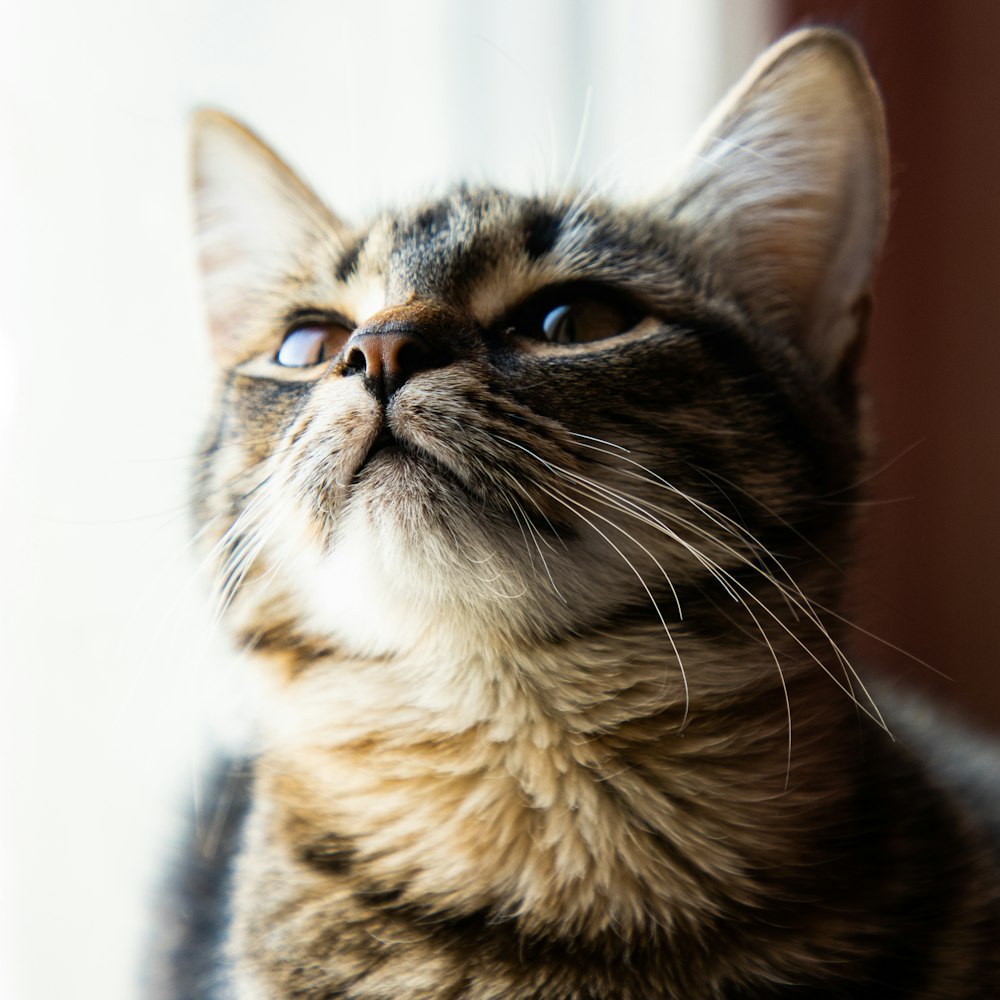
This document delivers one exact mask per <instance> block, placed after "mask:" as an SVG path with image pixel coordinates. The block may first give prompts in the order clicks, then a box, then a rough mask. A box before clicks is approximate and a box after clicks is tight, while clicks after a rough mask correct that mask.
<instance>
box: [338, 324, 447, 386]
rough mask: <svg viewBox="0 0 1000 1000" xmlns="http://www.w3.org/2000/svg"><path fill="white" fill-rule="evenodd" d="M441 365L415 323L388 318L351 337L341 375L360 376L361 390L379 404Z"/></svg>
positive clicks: (438, 355)
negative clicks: (363, 388)
mask: <svg viewBox="0 0 1000 1000" xmlns="http://www.w3.org/2000/svg"><path fill="white" fill-rule="evenodd" d="M444 363H445V357H444V354H443V352H442V351H441V349H440V348H438V347H435V346H433V345H432V344H431V342H430V341H429V340H428V338H427V337H426V336H425V334H423V333H422V332H421V331H420V329H419V327H418V325H417V324H416V323H413V322H411V321H408V320H406V319H400V318H398V317H392V316H388V317H385V318H382V319H379V318H378V317H373V320H372V321H370V322H368V323H366V324H365V325H364V326H362V327H359V328H358V329H357V330H355V331H354V333H353V334H351V339H350V340H348V342H347V344H346V345H345V348H344V374H345V375H361V376H362V377H363V378H364V383H365V388H367V389H368V391H369V392H370V393H371V394H372V395H373V396H374V397H375V398H376V399H378V400H379V401H380V402H382V403H387V402H388V401H389V399H390V397H391V396H392V395H393V393H395V392H396V391H397V390H398V389H399V388H400V386H402V385H404V384H405V383H406V382H407V380H408V379H410V378H412V377H413V376H414V375H415V374H416V373H417V372H420V371H425V370H426V369H428V368H436V367H439V366H440V365H442V364H444Z"/></svg>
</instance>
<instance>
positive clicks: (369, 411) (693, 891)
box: [164, 30, 1000, 1000]
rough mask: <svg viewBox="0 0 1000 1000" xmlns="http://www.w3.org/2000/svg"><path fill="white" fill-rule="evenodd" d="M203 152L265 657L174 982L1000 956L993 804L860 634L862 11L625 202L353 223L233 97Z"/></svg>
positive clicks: (786, 984) (766, 79) (906, 963)
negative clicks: (856, 647)
mask: <svg viewBox="0 0 1000 1000" xmlns="http://www.w3.org/2000/svg"><path fill="white" fill-rule="evenodd" d="M195 166H196V205H197V213H198V220H199V229H200V233H201V239H202V243H201V246H202V260H203V264H204V270H205V276H206V287H207V294H208V302H209V314H210V321H211V328H212V334H213V342H214V346H215V353H216V356H217V358H218V362H219V365H220V372H221V378H220V389H219V406H218V412H217V419H216V422H215V425H214V429H213V430H212V433H211V435H210V438H209V440H208V443H207V447H206V448H205V452H204V461H203V463H202V466H201V471H200V474H199V477H198V492H197V500H196V509H197V513H198V518H199V521H200V524H201V528H202V536H203V537H204V538H205V539H206V543H207V544H208V545H210V546H214V549H213V558H214V559H215V562H216V564H217V567H218V576H219V580H220V592H221V600H222V605H223V609H224V618H225V620H226V621H227V622H228V624H229V626H230V628H231V629H232V631H233V633H234V635H235V636H236V638H237V640H238V641H239V642H240V644H241V645H244V646H246V647H247V648H248V649H250V650H252V651H253V652H254V654H255V656H256V658H257V659H258V660H259V661H261V664H262V668H263V669H265V670H267V671H270V673H271V674H272V676H273V678H274V679H275V681H276V693H275V695H274V698H273V701H272V702H271V703H270V705H269V707H268V709H267V711H266V713H265V718H264V719H263V720H262V734H261V748H260V752H259V756H258V757H257V759H256V763H255V766H254V776H253V779H252V791H251V792H249V793H248V798H247V800H246V803H245V804H246V806H247V808H248V810H249V813H248V816H247V819H246V821H245V824H244V827H243V831H242V833H241V834H240V833H238V824H235V823H233V824H231V825H232V829H230V830H229V831H228V832H227V836H226V837H225V838H224V841H225V842H226V843H228V844H229V845H230V846H229V847H228V848H227V849H226V850H225V851H223V853H222V857H221V860H220V859H218V858H210V859H208V861H207V862H204V863H202V864H201V866H200V867H199V865H196V864H193V865H192V866H191V867H190V869H189V872H188V889H187V890H186V891H187V892H188V896H187V902H186V906H187V907H188V912H189V914H190V911H191V909H192V908H193V909H194V912H195V916H196V923H192V922H191V921H190V919H188V922H187V923H185V919H186V918H184V917H183V916H182V917H181V918H179V919H178V923H177V924H176V926H175V933H176V935H177V937H176V942H177V943H176V946H175V952H174V955H173V967H172V969H173V971H172V972H170V973H168V974H167V981H168V982H169V983H171V984H172V985H170V986H165V987H164V989H165V990H166V992H167V993H168V994H169V995H174V996H179V997H185V998H192V997H207V996H216V997H236V998H239V1000H264V998H290V997H296V998H309V1000H320V998H324V1000H329V998H334V997H343V998H356V1000H362V998H372V1000H374V998H382V1000H387V998H393V1000H417V998H455V1000H457V998H467V1000H501V998H503V1000H528V998H532V1000H612V998H614V1000H646V998H676V1000H698V998H727V1000H732V998H784V997H796V998H805V997H809V998H834V997H843V998H847V997H850V998H859V997H871V998H875V997H878V998H904V997H906V998H918V997H919V998H940V1000H945V998H947V1000H958V998H972V997H993V996H996V995H998V993H1000V959H998V952H1000V931H998V927H1000V905H998V898H997V891H998V887H1000V877H998V861H997V857H996V852H995V843H996V838H995V834H992V833H988V832H987V831H988V825H987V822H986V821H985V820H983V819H980V818H977V811H976V810H975V809H973V808H972V806H971V803H972V802H973V801H974V798H975V795H974V793H972V792H969V793H963V794H961V795H960V794H958V793H957V792H956V791H952V790H949V789H948V788H947V786H946V784H945V782H944V778H943V775H944V774H945V770H944V768H943V767H942V768H941V769H936V765H933V764H928V763H925V762H924V758H925V757H926V756H928V754H929V753H930V751H929V750H918V749H917V748H918V747H924V746H930V745H931V744H925V743H924V742H922V737H921V736H920V735H919V734H920V733H921V731H922V730H921V727H920V726H919V725H916V724H913V725H912V726H911V725H910V724H909V723H907V721H906V718H904V717H903V716H900V720H896V719H892V718H890V720H889V724H888V729H889V730H891V731H892V732H893V734H894V736H895V737H896V738H895V739H893V738H892V737H890V735H888V733H887V731H886V728H885V726H884V723H883V721H882V716H881V714H880V712H879V708H877V707H876V702H875V701H874V700H873V699H872V698H871V697H870V696H869V694H868V692H867V690H866V688H865V687H864V686H863V684H862V683H861V681H860V679H859V678H858V677H857V675H856V674H855V672H854V670H853V669H852V667H851V666H850V664H849V662H848V661H847V659H846V658H845V656H844V654H843V653H842V652H841V648H840V642H841V639H842V635H843V633H844V632H845V628H844V627H843V622H842V619H841V618H840V616H839V615H838V613H837V611H836V609H837V608H838V607H840V606H841V604H842V599H841V595H840V591H841V589H842V585H843V576H842V571H841V570H840V569H838V564H839V563H841V561H842V560H843V559H844V558H845V555H846V550H847V547H848V545H849V541H850V536H851V533H852V521H853V511H852V502H853V501H854V500H855V499H856V498H857V496H858V485H857V484H858V483H859V482H860V481H861V479H862V468H863V462H864V455H863V448H862V445H861V443H860V441H859V438H860V433H859V415H858V402H857V395H856V389H855V381H854V374H855V363H856V359H857V355H858V349H859V345H860V343H861V340H862V338H863V335H864V331H865V323H866V318H867V313H868V290H869V285H870V281H871V273H872V268H873V264H874V261H875V258H876V256H877V254H878V250H879V246H880V242H881V238H882V234H883V225H884V217H885V211H886V197H887V196H886V151H885V139H884V126H883V121H882V112H881V106H880V102H879V98H878V95H877V93H876V91H875V88H874V86H873V84H872V82H871V79H870V77H869V74H868V72H867V69H866V68H865V65H864V62H863V59H862V57H861V56H860V55H859V53H858V51H857V50H856V48H855V46H854V45H853V43H851V42H850V41H849V40H847V39H846V38H844V37H843V36H842V35H840V34H838V33H836V32H832V31H828V30H816V31H806V32H800V33H797V34H794V35H791V36H789V37H788V38H786V39H785V40H783V41H782V42H781V43H779V44H778V45H777V46H775V47H774V48H773V49H771V50H770V51H769V52H768V53H767V54H766V55H765V56H764V57H763V58H762V59H761V61H759V62H758V63H757V64H756V65H755V66H754V67H753V68H752V70H751V71H750V73H749V74H748V76H747V78H746V79H745V80H744V82H743V83H741V84H740V86H739V87H737V88H736V90H735V91H734V93H733V94H732V95H731V96H730V97H729V98H728V99H727V101H726V102H725V103H724V104H723V105H722V106H721V108H720V109H719V110H718V112H717V113H716V114H715V116H714V117H713V118H712V119H711V121H710V122H709V123H708V124H707V125H706V127H705V129H704V131H703V133H702V135H701V137H700V139H699V140H698V141H697V142H696V143H695V145H694V147H693V150H692V153H691V155H690V156H689V157H688V159H687V160H686V161H685V166H684V167H683V169H682V170H681V171H680V172H679V174H678V175H677V178H676V179H675V181H674V183H673V184H672V185H671V186H670V187H669V188H668V189H667V190H666V191H665V192H663V193H662V194H661V195H659V196H658V197H657V198H655V199H653V200H651V201H649V202H648V203H646V204H643V205H635V206H627V207H616V206H612V205H610V204H606V203H605V202H603V201H601V200H600V199H598V198H591V197H583V196H580V197H577V198H570V199H567V200H558V199H545V198H526V197H519V196H515V195H511V194H506V193H504V192H501V191H498V190H491V189H488V190H467V189H464V188H461V189H458V190H456V191H454V192H452V193H451V194H449V195H447V196H446V197H444V198H442V199H440V200H439V201H435V202H432V203H429V204H425V205H422V206H419V207H417V208H416V209H413V210H412V211H406V212H401V213H398V214H396V213H391V214H386V215H383V216H380V217H379V218H376V219H375V220H374V221H373V222H372V223H371V224H370V225H369V226H367V227H365V228H362V229H352V228H350V227H348V226H346V225H344V224H343V223H341V222H340V221H338V220H337V219H336V218H335V217H334V216H333V215H331V214H330V213H329V211H328V210H327V209H326V208H324V207H323V205H322V204H321V203H320V202H319V201H318V199H317V198H316V196H315V195H314V194H313V193H312V191H311V190H310V189H309V188H308V187H306V186H305V185H304V184H303V183H302V182H301V181H300V180H298V179H297V178H296V177H295V176H294V175H293V174H292V173H291V172H290V171H289V170H288V168H287V167H285V166H284V165H283V164H282V163H281V161H280V160H278V159H277V157H275V156H274V154H273V153H271V152H270V151H268V150H267V149H266V147H264V146H263V145H262V144H261V143H260V142H259V141H258V140H257V139H256V138H254V137H253V136H252V135H251V134H250V133H249V132H247V131H246V130H245V129H243V128H242V127H241V126H239V125H237V124H235V123H234V122H232V121H231V120H229V119H227V118H226V117H224V116H222V115H219V114H216V113H206V114H203V115H201V116H199V117H198V119H197V121H196V125H195ZM564 305H565V306H569V310H568V311H566V310H561V309H560V307H561V306H564ZM321 352H322V353H321ZM881 704H882V703H881V700H879V705H881ZM910 714H911V715H912V714H914V713H910ZM911 729H912V733H911V731H910V730H911ZM931 742H933V741H931ZM954 745H955V744H953V746H954ZM973 785H975V778H973V777H970V778H969V779H968V780H967V781H965V782H964V783H959V782H955V783H954V788H955V789H957V788H959V787H965V786H968V788H969V789H971V788H972V786H973ZM238 812H239V811H238V810H237V813H234V815H237V814H238ZM238 837H241V838H242V839H237V838H238ZM236 845H238V851H237V846H236ZM234 851H237V853H238V857H237V858H236V861H235V865H234V869H233V874H232V877H231V909H229V908H227V906H228V905H229V904H227V903H226V902H225V899H226V896H225V893H224V891H223V887H224V885H225V884H226V883H225V878H227V877H228V876H227V875H226V874H225V866H226V864H227V863H228V861H227V859H228V857H229V855H230V854H232V853H233V852H234ZM199 907H201V908H202V909H200V910H199ZM179 912H181V913H182V914H183V912H185V911H183V908H182V909H181V911H179ZM171 991H172V992H171Z"/></svg>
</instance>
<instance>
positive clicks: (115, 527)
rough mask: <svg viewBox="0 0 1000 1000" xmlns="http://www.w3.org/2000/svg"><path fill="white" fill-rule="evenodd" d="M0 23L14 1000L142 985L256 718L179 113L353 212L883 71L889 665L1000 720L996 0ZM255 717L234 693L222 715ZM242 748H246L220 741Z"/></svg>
mask: <svg viewBox="0 0 1000 1000" xmlns="http://www.w3.org/2000/svg"><path fill="white" fill-rule="evenodd" d="M2 14H3V17H2V23H3V24H4V31H3V32H2V33H0V337H2V341H0V470H2V475H0V502H2V517H0V552H2V554H3V556H2V560H3V567H4V573H3V575H2V577H0V664H2V672H0V780H2V782H3V784H2V788H0V919H2V920H3V921H4V926H3V928H2V929H0V998H3V997H7V996H11V997H17V998H25V1000H54V998H57V997H74V998H91V997H92V998H95V1000H96V998H100V1000H119V998H121V1000H124V998H127V997H131V996H137V995H139V993H138V989H137V987H136V985H135V983H136V974H137V971H138V970H139V967H140V965H141V959H139V958H138V957H137V956H139V955H140V953H141V952H140V947H141V943H142V941H143V939H144V936H145V935H146V934H147V932H148V929H149V913H150V903H149V901H150V898H151V897H152V895H153V892H154V888H155V884H156V883H155V880H156V875H157V870H158V869H157V865H158V863H159V862H160V860H161V859H162V856H163V852H164V850H165V849H166V847H167V841H168V839H169V834H170V831H172V830H173V829H174V821H175V819H176V817H177V815H178V814H179V811H180V805H179V803H180V802H181V801H182V799H183V797H184V795H185V793H187V792H189V791H190V789H192V788H194V787H196V784H197V782H196V778H195V776H196V774H197V770H198V766H199V763H200V758H201V756H202V754H203V752H204V750H205V747H206V745H207V744H208V742H209V741H208V738H207V737H206V735H205V733H206V729H207V727H206V719H207V718H209V717H210V718H212V719H214V720H220V719H221V720H222V723H219V722H218V721H216V723H215V729H216V730H218V729H219V728H220V727H221V728H222V729H223V730H225V729H226V727H227V726H228V725H230V724H232V725H235V724H236V722H237V721H238V719H239V716H240V711H239V706H240V697H239V696H238V695H237V693H236V692H237V691H238V685H237V684H235V683H234V672H235V673H237V674H238V673H239V667H240V664H236V665H235V666H234V665H233V664H232V663H231V662H230V659H231V658H230V656H229V654H228V651H227V650H226V648H225V645H224V643H222V642H221V641H220V640H219V639H218V638H216V637H214V636H213V635H212V633H211V630H210V628H209V627H208V624H209V623H208V613H207V611H206V601H205V599H204V590H203V586H202V584H201V582H200V581H198V580H197V579H196V576H195V559H194V556H193V555H192V554H191V552H190V551H189V549H188V546H187V537H188V525H187V520H186V516H185V510H184V503H185V501H184V496H185V489H186V482H187V475H188V471H189V468H190V465H191V460H192V456H193V453H194V449H195V441H196V438H197V433H198V428H199V426H200V423H201V420H202V417H203V415H204V410H205V405H206V402H207V396H208V388H209V385H210V379H211V369H210V364H209V359H208V353H207V350H206V346H205V343H204V336H203V328H202V317H201V312H200V307H199V303H198V297H197V285H196V276H195V271H194V267H193V255H192V251H191V246H190V231H189V213H188V207H187V202H186V185H187V161H186V139H185V123H186V118H187V115H188V113H189V111H190V110H191V109H192V108H193V107H195V106H198V105H203V104H216V105H221V106H223V107H225V108H227V109H229V110H230V111H232V112H235V113H236V114H238V115H240V116H242V117H244V118H245V119H247V120H248V121H249V122H251V123H252V124H253V125H254V126H255V127H256V128H257V129H258V130H259V131H260V132H261V133H262V134H263V135H265V136H266V137H267V138H268V139H269V140H270V141H271V142H272V143H273V144H274V145H275V146H276V147H277V148H278V149H279V150H280V151H281V152H282V153H283V154H285V155H286V157H287V158H288V159H289V160H290V161H291V162H292V163H294V164H295V165H296V166H298V167H299V168H301V170H302V171H303V172H304V173H305V175H306V176H307V177H308V178H309V179H310V180H312V182H313V183H314V185H315V186H316V187H317V188H318V189H319V191H320V192H321V193H322V194H323V195H325V196H326V197H327V198H328V200H330V201H331V202H332V203H333V204H334V206H335V207H336V208H337V210H338V211H339V212H341V214H343V215H345V216H347V217H349V218H360V217H361V216H363V215H364V214H365V213H366V212H367V211H369V210H371V209H372V208H374V207H377V206H378V205H380V204H383V203H398V202H399V201H402V200H405V199H408V198H410V197H412V196H414V195H418V194H424V193H426V192H428V191H430V190H434V189H436V188H439V187H441V186H442V185H443V184H445V183H446V182H447V181H449V180H453V179H459V178H466V179H472V180H477V179H491V180H495V181H498V182H501V183H504V184H507V185H509V186H513V187H515V188H519V189H522V190H525V189H527V190H530V189H538V188H543V187H551V186H552V185H560V184H563V183H564V182H566V181H567V179H569V180H573V181H576V182H578V183H583V184H590V183H594V184H597V185H599V186H601V187H605V188H609V189H611V190H618V191H621V192H623V193H634V192H637V191H643V190H646V191H653V190H655V189H656V188H657V186H658V185H659V184H661V183H662V181H663V179H664V178H665V177H666V176H667V173H668V171H669V167H670V163H671V159H672V156H673V155H674V154H675V153H676V152H677V151H678V150H679V149H680V147H681V146H682V145H683V144H684V142H685V140H686V139H687V137H688V136H689V134H690V132H691V131H692V130H693V129H694V127H695V126H696V125H697V124H698V122H699V121H700V119H701V118H702V116H703V115H704V114H705V113H706V111H707V110H708V109H709V107H710V106H711V104H712V103H713V102H714V100H716V99H717V98H718V97H719V96H720V95H721V93H722V92H723V91H724V89H725V87H726V86H727V85H728V84H729V83H731V82H733V81H734V80H735V79H736V77H737V76H738V75H739V74H740V73H741V72H742V70H743V69H744V68H745V66H746V65H747V64H748V62H749V61H750V59H751V58H752V56H753V55H754V54H755V53H756V52H758V51H759V50H760V49H762V48H763V47H764V46H765V45H766V44H767V43H768V42H769V41H771V40H772V39H773V38H774V37H776V35H777V34H778V33H780V31H781V30H783V29H785V28H787V27H792V26H796V25H799V24H802V23H807V22H815V21H817V20H825V21H832V22H833V23H838V24H841V25H843V26H845V27H847V28H848V29H849V30H851V31H853V32H854V33H855V34H856V35H858V37H860V38H861V40H862V41H863V43H864V44H865V45H866V46H867V47H868V49H869V52H870V54H871V56H872V60H873V64H874V67H875V71H876V74H877V76H878V77H879V79H880V80H881V81H882V84H883V87H884V90H885V96H886V102H887V106H888V111H889V117H890V127H891V138H892V143H893V148H894V152H895V164H896V165H895V168H894V188H895V208H894V216H895V219H894V230H893V235H892V237H891V239H890V243H889V247H888V249H887V252H886V255H885V259H884V263H883V267H882V271H881V277H880V279H879V285H878V290H877V299H878V304H877V310H876V316H875V323H874V329H873V331H872V341H871V349H870V353H869V359H868V362H867V366H866V367H867V373H868V376H869V381H870V382H871V384H872V385H873V396H874V397H875V400H876V406H875V413H876V419H877V425H878V427H879V428H880V445H879V457H878V460H877V462H876V463H875V465H874V467H873V469H874V470H877V471H876V474H875V475H874V476H873V477H872V480H871V487H872V504H871V509H870V511H869V521H868V524H869V528H868V531H867V534H866V538H865V543H864V546H863V553H862V558H861V561H860V565H859V568H858V570H857V572H856V593H857V599H856V609H855V613H856V618H857V621H858V623H859V625H861V626H862V627H863V628H864V629H866V630H868V631H870V632H873V633H875V634H877V635H879V636H881V637H883V638H884V639H885V640H886V641H887V642H889V643H891V644H893V645H895V646H899V647H902V648H905V649H906V650H908V651H909V652H910V653H912V654H913V655H914V656H917V657H919V658H921V659H923V660H926V661H927V662H928V663H930V664H932V665H933V666H934V667H935V668H937V669H938V670H941V671H943V672H945V673H947V674H948V675H949V676H950V678H951V679H950V680H944V679H942V678H940V677H938V676H937V675H935V674H933V673H932V672H931V671H930V670H928V669H927V668H926V667H923V666H920V665H918V664H916V663H914V662H913V661H912V660H909V659H907V658H906V657H904V656H902V655H901V654H899V653H897V652H895V651H894V650H893V649H892V648H890V647H888V646H884V645H882V644H880V643H876V642H875V641H874V640H871V639H867V638H866V637H865V636H864V634H863V633H862V632H859V633H858V636H857V640H858V641H857V643H856V645H857V647H858V649H859V650H860V653H861V656H862V658H863V659H865V660H873V661H881V662H882V663H885V664H886V665H887V666H888V667H889V668H890V669H892V670H894V671H896V672H897V673H901V674H904V675H905V677H906V679H907V681H909V682H911V683H914V684H918V685H925V686H929V687H930V688H931V690H932V691H933V692H934V693H935V696H936V697H939V698H940V699H941V700H947V701H948V702H952V703H955V704H956V705H959V706H961V707H962V709H963V710H964V711H966V712H967V713H968V714H971V715H972V716H974V717H975V718H976V719H977V720H979V721H980V722H982V723H985V724H991V725H994V726H1000V671H998V670H996V669H995V667H996V665H997V664H996V661H997V653H998V650H1000V642H998V640H997V638H996V631H995V627H994V619H995V618H996V617H997V615H998V612H997V610H995V609H994V605H995V603H996V602H997V597H998V593H1000V588H998V587H997V586H996V585H995V583H994V579H993V576H994V572H995V571H994V566H996V565H1000V531H998V529H997V528H996V527H995V525H994V517H995V511H996V510H997V508H998V507H1000V433H998V425H1000V400H998V398H997V393H996V391H995V389H994V386H995V384H996V382H997V376H998V374H1000V363H998V362H1000V337H998V335H997V334H996V333H995V332H994V330H993V326H994V325H995V320H994V316H995V315H996V313H997V312H998V310H997V308H996V307H997V305H998V302H997V300H998V298H1000V281H998V280H997V279H996V278H995V277H994V275H993V273H992V272H993V270H994V269H996V268H997V267H998V265H1000V247H997V246H995V244H996V242H997V241H998V240H1000V218H998V215H1000V190H998V188H1000V132H998V130H996V129H994V128H992V120H991V116H992V114H993V113H994V109H995V108H997V107H1000V92H998V91H1000V70H998V69H997V65H998V64H997V60H996V58H995V52H996V49H995V45H996V42H995V40H996V39H997V38H1000V4H996V3H995V2H994V0H962V2H961V3H956V2H954V0H951V2H949V0H924V2H922V3H920V4H914V3H912V2H908V0H878V2H875V0H870V2H867V3H866V2H861V0H855V2H853V3H852V2H847V0H844V2H833V0H831V2H827V3H818V2H817V3H808V2H804V0H803V2H798V0H649V2H642V0H617V2H616V3H614V4H611V3H605V2H601V0H546V2H542V3H539V2H537V0H505V2H504V3H499V2H485V0H481V2H478V0H426V2H417V0H405V2H404V0H400V2H369V3H367V4H364V5H362V4H360V3H346V2H341V0H285V2H283V3H281V4H277V3H268V2H263V0H241V2H239V3H237V2H235V0H171V2H169V3H167V2H160V0H144V2H139V3H131V4H129V3H123V2H119V0H92V2H90V3H87V4H80V3H78V2H76V0H35V2H33V3H32V4H25V3H18V2H17V0H7V2H6V4H4V5H3V9H2ZM234 702H235V707H234ZM223 735H224V733H223Z"/></svg>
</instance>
